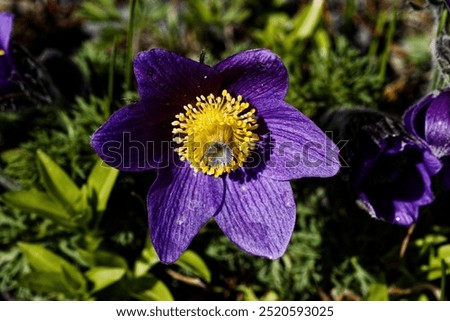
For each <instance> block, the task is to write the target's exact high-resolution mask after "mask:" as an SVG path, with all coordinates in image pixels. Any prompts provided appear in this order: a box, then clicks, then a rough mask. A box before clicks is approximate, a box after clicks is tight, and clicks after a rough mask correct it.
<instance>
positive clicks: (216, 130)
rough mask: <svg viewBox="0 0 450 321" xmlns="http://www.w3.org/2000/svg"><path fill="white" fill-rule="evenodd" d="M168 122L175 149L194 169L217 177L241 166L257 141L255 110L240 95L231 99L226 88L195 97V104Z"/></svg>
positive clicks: (189, 105) (185, 108)
mask: <svg viewBox="0 0 450 321" xmlns="http://www.w3.org/2000/svg"><path fill="white" fill-rule="evenodd" d="M183 108H184V110H185V112H184V113H180V114H178V115H176V116H175V118H176V119H177V120H175V121H173V122H172V125H173V126H174V129H173V130H172V133H173V134H174V138H173V141H174V142H175V143H177V144H178V145H180V146H179V147H178V148H176V152H177V153H178V154H179V155H180V159H181V160H183V161H184V160H187V161H188V162H189V163H190V165H191V167H192V168H193V169H194V171H196V172H198V171H201V172H203V173H205V174H208V175H214V176H215V177H219V176H220V175H222V174H223V173H229V172H231V171H234V170H235V169H238V168H240V167H242V166H243V164H244V162H245V161H246V160H247V158H248V156H249V155H250V153H251V151H252V150H253V149H254V148H255V146H256V142H257V141H258V140H259V137H258V135H257V134H255V133H254V132H253V131H254V130H255V129H257V128H258V124H257V123H256V118H255V112H256V111H255V109H253V108H252V109H250V110H249V104H248V103H246V102H243V101H242V97H241V96H238V97H237V98H233V97H232V96H231V95H230V94H229V93H228V92H227V91H226V90H223V91H222V96H219V97H217V98H216V97H214V95H213V94H210V95H209V96H208V97H205V96H203V95H202V96H200V97H197V102H196V104H195V107H194V106H192V105H191V104H188V105H187V106H184V107H183Z"/></svg>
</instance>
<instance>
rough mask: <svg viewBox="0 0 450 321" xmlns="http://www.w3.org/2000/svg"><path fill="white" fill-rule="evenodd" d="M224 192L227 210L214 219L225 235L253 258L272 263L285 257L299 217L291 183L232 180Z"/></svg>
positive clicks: (226, 184) (264, 180)
mask: <svg viewBox="0 0 450 321" xmlns="http://www.w3.org/2000/svg"><path fill="white" fill-rule="evenodd" d="M231 176H233V175H231ZM225 189H226V191H225V203H224V206H223V208H222V211H221V212H220V213H219V214H218V215H216V217H215V220H216V222H217V224H218V225H219V227H220V228H221V229H222V231H223V232H224V233H225V235H227V236H228V237H229V238H230V240H232V241H233V242H234V243H235V244H236V245H237V246H238V247H239V248H241V249H242V250H244V251H246V252H248V253H250V254H253V255H258V256H262V257H266V258H270V259H276V258H279V257H280V256H281V255H283V253H284V252H285V250H286V247H287V245H288V243H289V240H290V238H291V235H292V231H293V229H294V224H295V215H296V206H295V201H294V197H293V194H292V189H291V186H290V184H289V182H287V181H275V180H271V179H269V178H264V177H259V178H258V179H254V180H250V181H246V180H245V179H244V178H242V180H240V179H236V178H235V179H231V178H230V176H229V177H227V179H226V180H225Z"/></svg>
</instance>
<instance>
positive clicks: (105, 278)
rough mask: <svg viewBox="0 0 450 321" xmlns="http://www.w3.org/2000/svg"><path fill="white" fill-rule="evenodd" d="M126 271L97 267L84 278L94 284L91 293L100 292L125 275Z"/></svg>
mask: <svg viewBox="0 0 450 321" xmlns="http://www.w3.org/2000/svg"><path fill="white" fill-rule="evenodd" d="M125 273H126V269H123V268H115V267H106V266H98V267H94V268H92V269H90V270H89V271H87V272H86V273H85V275H86V278H87V279H88V280H90V281H92V282H93V283H94V288H93V289H92V291H91V292H92V293H95V292H97V291H100V290H102V289H104V288H106V287H107V286H110V285H111V284H114V283H116V282H118V281H119V280H120V279H122V277H123V276H124V275H125Z"/></svg>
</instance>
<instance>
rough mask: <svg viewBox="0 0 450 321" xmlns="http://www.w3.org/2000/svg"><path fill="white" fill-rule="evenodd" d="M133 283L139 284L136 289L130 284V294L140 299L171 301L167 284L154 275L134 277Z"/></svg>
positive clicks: (171, 297)
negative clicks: (131, 290) (131, 289)
mask: <svg viewBox="0 0 450 321" xmlns="http://www.w3.org/2000/svg"><path fill="white" fill-rule="evenodd" d="M132 283H134V285H139V288H141V289H136V288H135V286H133V285H131V286H132V287H133V288H134V290H133V292H132V293H131V296H132V297H134V298H135V299H138V300H141V301H173V296H172V293H170V290H169V289H168V288H167V286H166V285H165V284H164V283H163V282H162V281H160V280H158V279H157V278H156V277H154V276H146V277H142V278H138V279H134V280H133V282H132Z"/></svg>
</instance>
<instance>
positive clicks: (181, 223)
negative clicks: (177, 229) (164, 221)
mask: <svg viewBox="0 0 450 321" xmlns="http://www.w3.org/2000/svg"><path fill="white" fill-rule="evenodd" d="M184 222H186V217H184V216H180V217H179V218H178V220H177V224H178V225H183V224H184Z"/></svg>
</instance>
